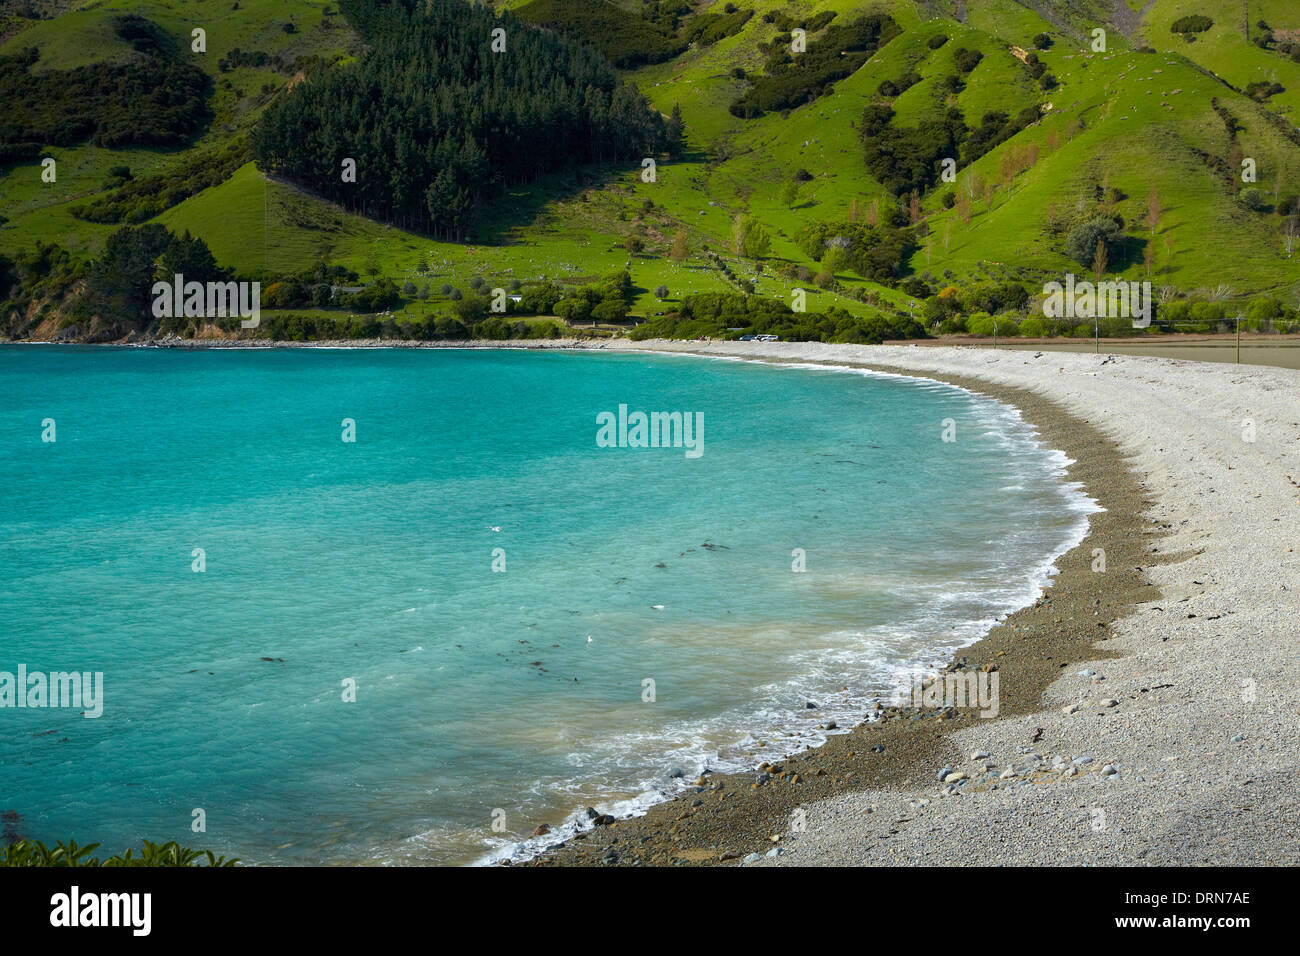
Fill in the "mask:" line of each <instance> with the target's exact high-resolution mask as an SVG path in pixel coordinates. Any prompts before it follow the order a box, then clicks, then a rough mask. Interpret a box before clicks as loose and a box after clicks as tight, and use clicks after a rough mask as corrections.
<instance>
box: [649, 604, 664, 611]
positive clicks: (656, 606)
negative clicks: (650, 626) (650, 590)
mask: <svg viewBox="0 0 1300 956" xmlns="http://www.w3.org/2000/svg"><path fill="white" fill-rule="evenodd" d="M663 609H664V606H663V605H662V604H651V605H650V610H652V611H662V610H663Z"/></svg>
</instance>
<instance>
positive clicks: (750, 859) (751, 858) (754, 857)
mask: <svg viewBox="0 0 1300 956" xmlns="http://www.w3.org/2000/svg"><path fill="white" fill-rule="evenodd" d="M761 859H763V858H762V857H761V856H759V855H758V854H757V853H751V854H749V856H747V857H745V858H744V859H743V860H741V861H740V862H741V863H757V862H758V861H759V860H761Z"/></svg>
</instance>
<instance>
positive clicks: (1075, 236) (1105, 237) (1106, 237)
mask: <svg viewBox="0 0 1300 956" xmlns="http://www.w3.org/2000/svg"><path fill="white" fill-rule="evenodd" d="M1123 238H1124V237H1123V235H1122V234H1121V233H1120V226H1119V223H1118V222H1116V221H1115V220H1114V219H1110V218H1107V217H1105V216H1098V217H1097V218H1096V219H1090V220H1088V221H1087V222H1083V223H1080V224H1079V225H1077V226H1075V227H1074V228H1073V229H1071V230H1070V234H1069V235H1068V236H1067V237H1066V240H1065V254H1066V255H1067V256H1069V257H1070V258H1071V259H1073V260H1074V261H1075V262H1077V263H1079V264H1080V265H1082V266H1084V267H1087V268H1091V267H1092V262H1093V259H1094V257H1095V256H1096V255H1097V243H1098V242H1104V243H1105V244H1106V252H1107V255H1108V256H1110V259H1111V261H1112V262H1114V261H1115V257H1114V252H1115V251H1116V249H1117V247H1118V246H1119V244H1120V243H1121V242H1122V241H1123Z"/></svg>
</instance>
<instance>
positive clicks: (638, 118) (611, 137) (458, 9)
mask: <svg viewBox="0 0 1300 956" xmlns="http://www.w3.org/2000/svg"><path fill="white" fill-rule="evenodd" d="M340 7H341V9H342V10H343V12H344V13H345V14H346V15H347V17H348V19H349V20H350V21H351V22H352V24H353V25H354V26H355V27H356V29H357V30H358V31H359V32H360V33H361V35H362V36H363V38H364V39H365V40H366V42H367V44H368V46H369V50H368V52H366V53H365V54H364V55H363V56H362V57H361V58H360V59H359V60H358V61H356V62H354V63H351V64H347V65H344V66H340V67H336V68H332V69H329V70H321V71H317V72H316V73H314V74H313V75H312V76H310V77H309V78H308V79H307V80H306V81H304V82H302V83H299V84H298V85H296V86H295V87H293V88H292V89H290V90H288V91H287V92H286V93H285V94H284V95H282V96H281V97H279V98H278V99H277V100H275V101H274V102H273V103H272V104H271V105H270V106H269V107H268V108H267V111H266V113H265V115H264V117H263V119H262V122H261V124H260V125H259V126H258V127H257V128H256V129H255V130H254V132H253V135H252V148H253V153H254V155H255V157H256V158H257V160H258V162H259V164H260V165H261V166H262V168H264V169H267V170H270V171H272V172H276V173H278V174H280V175H283V176H285V177H287V178H289V179H291V180H294V181H296V182H299V183H301V184H302V185H305V186H307V187H308V188H310V189H312V190H314V191H315V192H317V193H320V194H322V195H324V196H326V197H327V198H329V199H332V200H334V201H335V202H338V203H339V204H341V205H343V206H344V207H346V208H349V209H352V210H354V211H357V212H361V213H363V214H364V215H367V216H370V217H371V218H376V219H382V220H385V221H388V222H393V223H396V224H399V225H402V226H404V227H407V228H417V229H422V230H424V231H425V232H427V233H429V234H431V235H434V236H436V237H438V238H443V239H451V240H459V239H462V238H463V237H464V234H465V231H466V229H467V227H468V225H469V223H470V222H471V220H472V217H473V214H474V211H475V209H476V207H477V206H478V205H479V204H480V203H482V202H483V201H484V200H485V199H486V198H488V197H489V196H490V195H491V194H492V193H494V192H496V191H498V190H499V189H500V188H502V187H504V186H510V185H516V184H521V183H527V182H531V181H534V180H536V179H537V178H538V177H540V176H542V175H544V174H546V173H549V172H554V171H557V170H561V169H568V168H571V167H573V166H575V165H582V164H588V163H597V162H616V161H628V160H636V159H641V158H643V157H647V156H654V155H656V154H659V153H661V152H663V151H664V150H665V149H667V148H668V146H669V138H668V134H667V124H666V123H665V121H664V118H663V116H661V115H660V114H659V113H658V112H656V111H654V110H653V109H651V108H650V106H649V104H648V103H647V102H646V99H645V97H643V96H642V95H641V93H640V91H639V90H637V89H636V87H635V86H632V85H628V84H624V83H620V82H619V80H618V78H617V76H616V75H615V73H614V71H613V68H612V67H610V65H609V64H608V63H607V62H606V61H605V60H604V59H602V58H601V56H600V55H599V54H598V53H596V52H595V51H592V50H589V49H587V48H586V47H584V46H582V45H581V44H578V43H575V42H572V41H570V40H566V39H564V38H563V37H560V36H556V35H554V34H552V33H548V32H546V31H543V30H539V29H537V28H535V27H533V26H531V25H529V24H526V23H524V22H523V21H521V20H519V19H517V18H516V17H513V16H511V15H510V14H508V13H506V14H503V15H502V16H500V17H497V16H496V15H495V14H494V13H493V12H492V10H491V9H488V8H483V7H477V6H471V5H469V4H466V3H463V2H461V0H430V2H428V3H427V4H426V3H420V2H417V0H343V2H342V3H341V4H340ZM497 29H500V30H503V31H504V34H499V35H497V37H496V38H494V33H493V31H495V30H497ZM494 46H496V47H497V48H498V50H501V52H494ZM502 46H503V50H502ZM349 159H350V160H353V161H354V162H355V177H348V176H346V175H345V170H344V167H343V164H344V161H345V160H349ZM352 178H354V179H355V181H350V179H352Z"/></svg>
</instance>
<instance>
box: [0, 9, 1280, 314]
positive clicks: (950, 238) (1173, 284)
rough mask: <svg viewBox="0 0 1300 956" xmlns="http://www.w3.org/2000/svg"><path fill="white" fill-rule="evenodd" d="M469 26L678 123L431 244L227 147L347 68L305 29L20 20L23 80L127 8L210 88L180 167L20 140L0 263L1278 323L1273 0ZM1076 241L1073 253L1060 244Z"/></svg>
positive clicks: (202, 12) (86, 62)
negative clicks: (581, 58) (572, 44)
mask: <svg viewBox="0 0 1300 956" xmlns="http://www.w3.org/2000/svg"><path fill="white" fill-rule="evenodd" d="M365 2H367V3H374V2H379V0H365ZM444 2H458V0H444ZM38 6H39V5H38ZM235 6H238V9H234V7H235ZM497 6H498V8H499V9H510V10H512V11H516V12H517V13H518V14H519V16H520V19H519V20H511V21H508V22H510V23H511V24H512V26H511V29H526V30H532V29H536V28H537V25H540V26H541V28H542V29H547V30H553V31H555V32H557V33H560V34H562V35H563V36H564V37H566V38H568V39H571V40H576V41H578V42H581V43H587V44H589V45H590V46H591V47H592V48H593V49H595V50H597V51H599V52H601V53H603V54H604V55H605V56H607V57H608V58H610V59H612V60H613V61H614V62H615V63H616V64H617V65H619V66H620V67H621V69H620V70H619V75H620V77H621V79H622V80H623V81H624V82H627V83H631V84H635V86H636V87H637V88H639V90H640V92H641V93H643V94H644V95H645V97H646V98H647V99H648V100H649V102H650V103H651V104H653V106H654V107H655V108H656V109H657V110H658V111H659V112H660V113H662V114H663V117H664V118H665V120H666V121H668V119H669V117H670V114H673V113H674V111H677V113H678V114H679V115H680V117H681V121H682V123H683V124H684V133H685V138H684V145H683V146H682V148H681V149H680V150H675V151H673V152H661V153H656V154H655V155H653V156H647V157H644V158H645V159H647V160H649V159H653V161H654V168H653V175H651V174H650V172H649V171H647V170H646V168H645V165H646V164H644V163H642V162H640V161H626V162H621V163H613V164H611V163H599V162H597V163H588V164H586V165H571V166H570V167H569V168H568V169H566V170H564V171H561V172H549V173H548V172H542V173H540V174H539V175H536V176H535V177H529V178H526V179H521V180H519V181H514V182H507V183H503V184H500V185H499V186H494V187H492V188H491V189H487V190H485V191H484V192H483V193H482V194H481V196H479V199H478V202H477V205H476V206H475V207H474V208H473V210H472V215H471V217H470V219H469V220H468V222H467V225H466V227H465V229H464V232H465V235H466V236H468V240H467V241H463V242H443V241H437V240H436V239H435V238H434V237H433V236H432V235H431V234H429V233H427V232H422V231H416V230H415V229H414V227H413V228H411V229H406V230H404V229H402V228H398V227H396V226H394V225H386V224H383V223H381V222H378V221H375V220H372V219H368V218H366V217H365V216H364V215H361V214H358V213H359V212H362V211H363V210H357V211H355V212H354V211H348V210H346V209H343V208H340V207H338V206H335V205H334V204H333V203H331V202H329V201H327V200H325V199H324V198H321V197H320V196H317V195H314V194H313V193H312V192H309V191H307V190H306V189H304V188H303V186H304V184H303V183H302V182H299V183H297V184H294V183H291V182H289V181H286V180H283V179H279V178H274V179H273V178H268V171H267V170H264V169H259V168H258V167H257V166H255V165H253V164H252V163H250V160H251V158H252V156H251V154H250V153H245V152H241V150H243V149H244V148H245V146H244V144H245V143H246V141H247V138H248V134H249V131H250V130H252V129H254V128H255V127H256V126H257V124H258V123H259V122H260V121H261V117H262V115H263V113H264V112H265V110H266V109H267V107H268V104H270V103H272V101H274V100H276V98H284V97H285V96H286V95H287V94H286V93H285V90H286V87H288V86H290V85H291V84H293V83H295V82H299V83H301V82H311V77H312V76H313V75H320V73H319V71H338V70H339V69H340V68H341V64H345V63H349V62H352V61H353V60H354V58H355V57H356V56H357V55H358V54H359V53H361V52H362V49H363V45H362V44H361V41H360V39H359V37H358V35H357V32H356V31H355V30H354V29H353V27H352V26H350V25H349V23H348V22H347V19H346V17H345V16H344V15H342V14H341V13H340V12H339V11H338V10H337V9H336V8H335V7H334V6H332V5H330V4H326V3H314V2H303V3H294V4H291V5H285V4H282V3H279V2H277V0H241V2H240V3H239V4H237V5H236V4H233V3H232V4H231V5H230V6H229V7H227V8H224V9H218V8H216V7H213V6H211V5H210V4H193V3H186V2H183V0H107V2H98V3H72V4H66V5H64V7H66V8H67V9H63V10H62V12H59V11H58V10H57V9H55V8H54V7H48V6H47V13H49V14H50V15H51V16H52V18H51V19H43V20H38V21H22V22H21V23H19V24H17V26H15V24H14V21H13V19H12V18H11V20H10V21H9V23H8V25H7V26H6V27H5V29H6V31H7V39H6V40H5V41H4V43H3V45H0V57H15V56H18V55H20V54H22V53H23V51H25V50H28V49H32V48H34V49H36V50H37V51H38V52H39V59H37V60H36V62H35V63H34V64H33V65H32V66H31V68H30V70H31V72H32V73H33V74H34V75H37V76H39V75H41V74H51V73H53V72H54V71H67V70H73V69H76V68H78V67H87V66H95V65H97V64H110V65H112V64H117V65H121V64H130V63H132V62H134V61H135V60H136V59H138V58H139V57H140V56H141V54H140V52H139V51H138V50H137V49H135V48H133V47H132V45H131V44H130V43H129V42H127V41H125V40H123V39H122V38H121V36H120V31H117V30H115V29H114V26H113V25H114V19H115V18H119V17H121V16H122V15H124V14H127V13H132V14H135V15H137V16H139V17H142V18H144V19H145V20H147V21H148V22H150V23H152V24H155V25H156V26H157V27H158V29H159V30H161V31H162V32H163V33H164V34H166V35H167V36H169V37H172V38H174V39H175V41H176V46H177V51H178V52H177V54H176V55H177V57H178V59H179V60H182V61H183V62H185V63H187V64H191V65H193V66H194V67H195V68H197V69H199V70H202V71H203V73H204V74H205V75H206V76H207V77H209V78H210V81H211V90H210V94H209V96H208V99H207V109H208V110H209V111H210V116H209V117H208V118H207V119H206V120H205V121H204V122H203V123H202V125H201V127H200V128H198V129H197V130H196V131H195V133H194V135H193V136H192V138H191V140H190V141H189V143H188V144H187V145H184V146H183V147H181V148H175V147H173V148H171V149H168V150H158V149H156V148H144V149H141V148H115V147H105V146H103V145H96V144H95V143H93V142H90V141H87V142H85V143H82V144H79V145H72V146H53V145H49V144H42V149H41V157H45V156H49V157H52V158H54V159H55V160H56V161H57V163H58V180H57V182H56V183H48V182H43V181H42V178H41V173H42V167H41V165H40V163H39V162H37V161H19V162H16V163H14V164H12V165H10V166H8V167H0V217H3V219H0V255H5V256H8V257H9V258H11V259H16V258H18V257H21V256H22V255H24V254H29V253H30V252H31V250H33V249H34V248H35V247H36V245H37V243H49V242H53V243H57V244H58V245H59V246H61V247H63V248H65V249H67V250H68V251H69V252H70V253H71V254H72V257H73V260H74V261H75V260H77V259H78V258H89V257H93V256H95V255H96V254H98V252H99V250H101V249H102V248H103V244H104V242H105V239H106V238H107V236H108V235H110V234H111V233H112V232H113V231H114V230H115V229H118V228H121V227H122V226H124V225H131V224H138V223H141V222H149V221H156V222H159V223H161V224H162V225H164V226H166V227H167V228H168V229H169V230H171V231H172V232H173V233H176V234H181V233H183V232H185V231H187V230H188V231H189V232H191V233H192V234H193V235H195V236H197V237H200V238H201V239H203V240H204V242H205V243H206V244H207V245H208V247H209V248H211V249H212V250H213V253H214V254H215V256H216V259H217V261H218V262H219V263H220V264H221V265H223V266H226V267H228V268H231V269H233V270H235V271H236V272H237V273H238V274H239V275H240V276H243V277H247V278H257V279H260V280H261V281H263V283H264V284H272V283H276V282H278V281H279V282H280V283H281V285H282V287H283V286H284V282H283V281H281V280H286V279H290V278H291V277H292V276H294V275H298V274H302V275H306V274H308V273H311V272H313V270H319V268H320V267H321V265H322V264H327V265H330V266H337V267H339V268H340V269H342V270H344V271H350V272H351V273H353V274H355V275H357V276H359V277H360V278H358V279H357V280H356V282H357V284H366V283H367V282H374V281H377V280H378V279H379V278H382V277H388V278H391V279H392V280H393V282H394V283H395V285H396V286H397V287H398V289H399V292H400V294H398V295H397V299H396V305H395V307H394V308H393V310H392V311H393V314H394V315H395V316H396V318H397V319H398V321H399V324H400V321H401V320H403V319H415V318H417V317H420V318H422V317H425V316H433V315H437V314H443V313H452V312H455V313H456V314H458V315H467V316H470V315H472V312H473V310H472V309H470V308H468V307H467V306H465V305H463V304H462V303H463V302H464V300H465V298H466V294H468V295H469V298H470V299H471V300H475V302H477V300H476V299H475V292H474V290H476V289H479V288H480V287H481V288H483V289H490V288H494V287H498V286H501V287H511V288H515V287H518V288H520V289H528V288H548V287H552V286H554V287H555V288H556V289H558V290H559V291H560V292H561V294H563V295H567V296H568V297H569V298H570V299H571V298H572V293H573V292H574V290H578V289H581V288H582V287H583V286H584V285H586V284H589V283H596V282H598V281H601V280H602V277H606V276H609V275H611V274H613V273H616V272H620V271H622V270H626V271H627V273H628V274H629V276H630V280H631V287H630V290H629V291H628V293H627V297H626V301H627V308H630V310H631V314H632V317H633V320H636V318H637V317H650V318H653V317H655V316H656V314H658V313H663V312H665V311H667V312H672V311H673V310H674V309H676V308H677V307H678V306H679V305H680V304H681V302H682V300H683V299H684V298H685V297H686V296H689V295H691V294H695V293H706V292H729V293H734V294H741V293H749V292H752V293H755V294H757V295H759V296H762V297H764V298H767V299H769V300H770V299H772V298H776V299H780V300H781V301H783V302H786V303H790V302H792V301H793V293H794V290H795V289H802V290H805V291H806V293H807V295H808V305H807V308H808V309H809V310H810V311H817V312H824V311H826V310H828V309H831V308H836V309H843V310H844V311H845V312H846V313H847V314H851V315H856V316H862V317H867V316H873V315H881V316H895V317H897V316H900V315H901V316H904V317H905V316H908V315H914V316H916V317H917V318H922V319H923V321H924V322H925V324H926V325H927V326H929V327H931V328H933V329H937V328H939V327H940V325H941V324H942V323H944V322H947V323H948V324H947V325H944V328H945V329H960V328H965V329H967V330H969V331H980V329H981V328H982V326H981V325H980V323H981V322H982V321H983V319H982V318H981V316H984V315H986V314H989V313H991V314H998V313H1003V314H1005V315H1007V316H1008V317H1009V318H1008V321H1011V322H1012V325H1013V327H1014V323H1015V322H1020V321H1024V320H1025V319H1026V317H1027V316H1028V317H1031V318H1032V317H1033V316H1034V315H1035V314H1036V311H1037V302H1038V301H1039V300H1040V299H1041V294H1042V286H1043V284H1044V283H1045V282H1046V281H1050V280H1051V279H1052V278H1053V277H1056V278H1059V277H1060V276H1061V275H1062V274H1063V273H1064V272H1066V271H1072V272H1076V273H1079V274H1081V275H1082V274H1091V273H1093V272H1094V271H1096V270H1097V269H1100V272H1098V273H1097V274H1104V275H1106V276H1108V277H1111V278H1125V279H1150V280H1151V281H1152V283H1153V284H1154V285H1155V286H1156V288H1157V289H1162V290H1163V291H1162V292H1161V293H1160V295H1161V298H1162V300H1163V301H1165V302H1168V303H1172V302H1176V301H1178V300H1180V299H1182V300H1185V301H1186V304H1187V307H1188V308H1190V307H1191V305H1193V304H1194V302H1195V301H1197V300H1204V301H1205V302H1207V303H1209V306H1208V311H1205V310H1202V311H1203V314H1205V315H1207V316H1208V317H1209V318H1208V319H1207V321H1210V322H1213V321H1214V316H1216V315H1219V316H1222V315H1223V314H1225V312H1227V311H1232V310H1236V309H1260V310H1262V311H1261V312H1260V314H1267V315H1269V317H1270V318H1273V319H1285V318H1286V317H1287V316H1288V315H1289V314H1290V313H1288V312H1287V311H1286V310H1287V309H1292V310H1294V307H1295V306H1296V305H1297V295H1298V294H1300V289H1297V279H1298V278H1300V277H1297V275H1296V270H1295V259H1294V258H1293V252H1294V251H1295V247H1296V245H1297V237H1298V236H1300V222H1298V221H1297V207H1298V206H1300V201H1296V200H1295V199H1294V196H1295V194H1296V193H1298V192H1300V186H1296V185H1293V184H1296V183H1300V131H1298V130H1297V129H1296V127H1295V125H1294V117H1295V116H1296V115H1297V113H1296V108H1297V106H1300V100H1297V99H1296V97H1298V96H1300V8H1296V7H1295V6H1294V4H1291V3H1289V2H1287V0H1250V3H1249V4H1248V5H1247V6H1248V8H1249V21H1247V20H1246V19H1245V18H1244V16H1243V9H1242V5H1241V3H1239V2H1235V0H1152V2H1149V3H1138V2H1130V3H1121V4H1118V5H1117V4H1115V3H1113V2H1110V0H1069V2H1045V0H1044V2H1033V0H1020V2H1018V0H980V2H956V0H929V2H921V0H918V2H913V0H870V2H866V3H863V2H861V0H820V2H814V0H790V2H780V0H734V2H731V3H708V2H695V3H686V2H684V0H683V2H672V0H657V2H640V0H619V2H616V3H615V2H611V0H599V2H583V3H576V2H569V0H529V2H523V0H512V2H508V3H499V4H497ZM1189 17H1193V18H1194V17H1202V18H1204V20H1208V21H1210V25H1209V26H1204V20H1195V19H1194V20H1190V21H1189V20H1188V18H1189ZM868 18H874V19H872V20H871V22H870V23H869V24H868V23H867V22H866V21H867V20H868ZM503 22H504V21H503ZM1247 23H1248V24H1249V25H1247ZM1189 24H1190V25H1191V26H1192V27H1195V29H1194V30H1191V31H1189V30H1188V29H1187V27H1188V26H1189ZM1261 24H1262V25H1261ZM1174 26H1177V27H1178V28H1179V31H1181V32H1176V31H1175V30H1174V29H1172V28H1173V27H1174ZM195 27H202V28H203V29H205V30H206V39H207V52H206V53H205V54H199V53H194V52H193V51H192V50H191V48H190V36H191V30H193V29H194V28H195ZM800 30H802V31H806V33H805V34H804V35H803V36H804V38H805V39H806V45H803V46H801V47H800V48H799V49H796V48H795V47H796V46H797V45H798V38H799V35H798V34H797V33H796V32H795V31H800ZM1188 37H1191V39H1190V40H1189V39H1188ZM484 42H485V43H487V42H490V40H489V38H486V37H485V38H484ZM1103 45H1104V46H1103ZM504 55H509V54H508V53H506V54H504ZM314 71H315V74H314ZM755 104H757V108H755ZM773 104H775V105H773ZM669 125H670V126H671V125H672V122H669ZM534 138H535V137H534ZM513 148H514V149H515V150H516V151H517V150H518V149H519V148H520V147H513ZM945 160H951V161H952V162H951V163H947V162H945ZM333 161H334V158H333V157H331V158H330V162H331V163H333ZM121 167H126V168H127V169H128V170H129V179H124V178H123V176H122V175H121V174H122V169H121ZM403 168H404V166H403V164H402V163H400V162H398V161H397V160H396V159H394V160H393V163H392V166H391V167H390V169H389V171H388V174H389V175H393V176H397V175H399V174H400V173H401V171H402V169H403ZM200 169H206V170H209V174H208V175H207V178H204V177H203V176H200V175H199V174H198V170H200ZM903 170H911V172H906V173H904V172H900V171H903ZM947 171H951V172H952V173H953V174H954V175H953V176H952V177H947V176H945V175H944V174H945V172H947ZM430 175H432V173H430ZM1252 177H1253V179H1252ZM950 179H951V181H949V180H950ZM209 180H212V181H209ZM132 183H134V184H135V185H134V186H133V185H132ZM416 185H418V186H419V187H420V189H422V190H423V189H424V188H426V187H427V186H428V185H429V184H428V183H423V181H422V182H421V183H418V184H416ZM114 217H116V218H114ZM389 218H390V219H391V217H389ZM91 220H96V221H91ZM1099 224H1100V225H1099ZM1098 235H1099V236H1101V238H1102V245H1103V246H1104V253H1105V254H1104V256H1103V257H1102V259H1101V260H1100V261H1099V260H1098V259H1097V257H1096V256H1094V255H1085V254H1083V253H1082V252H1081V251H1080V250H1081V248H1082V246H1083V245H1084V244H1085V239H1091V246H1090V247H1089V248H1095V246H1096V238H1097V236H1098ZM831 240H834V241H831ZM13 271H14V270H11V272H13ZM294 281H298V282H299V283H302V282H306V281H307V280H305V279H304V280H294ZM12 284H13V281H12V280H11V285H12ZM289 284H290V286H292V282H290V283H289ZM1011 286H1016V287H1018V288H1019V290H1020V291H1016V290H1015V289H1012V288H1011ZM302 287H303V288H306V286H305V285H304V286H302ZM1272 299H1276V300H1277V303H1276V305H1274V306H1269V305H1267V304H1266V305H1264V306H1256V303H1257V301H1260V300H1268V301H1271V300H1272ZM543 300H544V303H545V304H546V305H547V306H548V310H549V307H553V303H551V302H550V300H546V299H545V297H543ZM24 301H26V303H27V304H26V306H25V308H27V309H28V310H29V311H30V310H31V309H36V308H38V306H37V305H36V304H35V302H34V300H24ZM287 301H288V302H290V303H291V304H290V305H289V306H286V307H287V308H297V309H304V310H305V309H312V308H314V309H319V308H320V304H319V303H316V304H311V303H308V302H307V301H306V299H305V298H303V297H299V298H297V299H294V298H292V297H290V298H289V299H288V300H287ZM292 303H297V304H296V305H294V304H292ZM335 305H337V303H335ZM48 307H49V308H53V309H55V310H57V307H58V306H57V303H52V304H49V306H48ZM475 307H477V305H476V306H475ZM625 311H626V309H625ZM1176 313H1177V309H1175V310H1174V311H1173V312H1171V314H1176ZM575 314H577V315H586V313H585V312H583V311H582V310H579V311H578V312H577V313H575ZM610 314H617V310H614V311H612V312H610ZM1198 314H1202V313H1198ZM1252 314H1254V313H1252ZM587 318H588V324H590V325H595V324H597V320H593V319H590V316H587ZM949 320H952V321H949ZM604 324H605V325H609V323H604ZM1005 325H1006V323H1004V327H1005ZM1038 327H1039V326H1036V325H1032V324H1030V325H1027V326H1026V329H1031V328H1038ZM1090 329H1091V326H1090V325H1089V334H1090ZM1051 330H1055V331H1062V332H1068V331H1070V330H1069V329H1059V330H1057V329H1051ZM1081 334H1082V333H1081Z"/></svg>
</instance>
